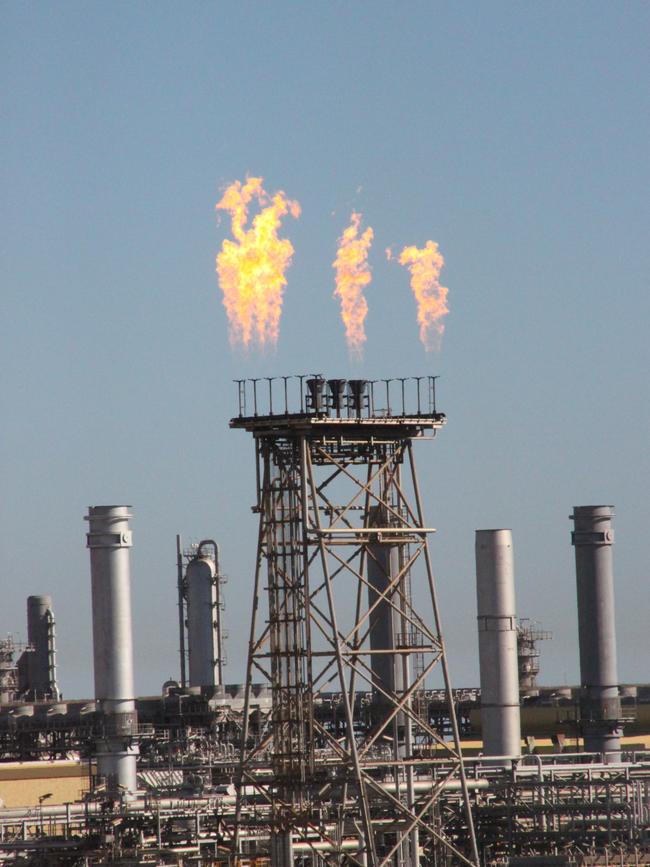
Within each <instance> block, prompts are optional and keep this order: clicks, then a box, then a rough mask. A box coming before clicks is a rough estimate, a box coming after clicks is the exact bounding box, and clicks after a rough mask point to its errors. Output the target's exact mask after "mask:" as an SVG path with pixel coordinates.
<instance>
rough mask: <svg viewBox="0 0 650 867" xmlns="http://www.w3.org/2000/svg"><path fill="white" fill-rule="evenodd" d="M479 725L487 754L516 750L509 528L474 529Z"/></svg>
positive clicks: (517, 724)
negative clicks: (479, 671) (479, 688)
mask: <svg viewBox="0 0 650 867" xmlns="http://www.w3.org/2000/svg"><path fill="white" fill-rule="evenodd" d="M476 600H477V610H478V643H479V662H480V669H481V729H482V731H483V751H484V753H485V755H488V756H519V755H520V754H521V721H520V713H519V673H518V665H517V618H516V610H515V579H514V565H513V556H512V532H511V531H510V530H477V531H476Z"/></svg>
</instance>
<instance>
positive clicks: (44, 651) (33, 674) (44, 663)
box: [27, 596, 59, 699]
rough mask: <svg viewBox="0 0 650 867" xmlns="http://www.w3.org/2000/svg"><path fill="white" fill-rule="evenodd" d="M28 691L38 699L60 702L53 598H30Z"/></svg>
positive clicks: (28, 618)
mask: <svg viewBox="0 0 650 867" xmlns="http://www.w3.org/2000/svg"><path fill="white" fill-rule="evenodd" d="M27 643H28V644H29V645H30V646H31V648H32V650H31V651H30V653H29V654H28V656H27V680H28V684H27V690H28V693H29V695H30V696H31V697H32V698H34V699H44V698H53V699H58V697H59V690H58V687H57V684H56V646H55V630H54V614H53V612H52V598H51V596H28V597H27Z"/></svg>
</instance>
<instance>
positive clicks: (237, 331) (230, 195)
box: [217, 178, 300, 347]
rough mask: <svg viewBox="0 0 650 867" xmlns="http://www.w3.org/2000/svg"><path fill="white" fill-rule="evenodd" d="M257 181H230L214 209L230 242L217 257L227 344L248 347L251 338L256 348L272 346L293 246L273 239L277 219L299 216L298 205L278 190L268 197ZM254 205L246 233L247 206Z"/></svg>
mask: <svg viewBox="0 0 650 867" xmlns="http://www.w3.org/2000/svg"><path fill="white" fill-rule="evenodd" d="M262 181H263V178H248V179H247V180H246V182H245V183H244V184H242V183H241V181H235V182H234V183H233V184H231V185H230V186H229V187H228V189H227V190H226V191H225V193H224V194H223V197H222V198H221V201H220V202H219V203H218V205H217V208H218V209H219V210H222V211H227V212H228V213H229V214H230V223H231V231H232V235H233V238H234V241H231V240H229V239H228V238H226V239H225V240H224V242H223V244H222V246H221V252H220V253H219V255H218V256H217V273H218V275H219V283H220V285H221V289H222V291H223V304H224V307H225V308H226V313H227V314H228V322H229V326H230V343H231V344H232V345H235V344H237V343H242V344H243V345H244V346H246V347H248V346H249V344H250V342H251V340H252V339H256V340H257V342H258V343H259V344H260V346H262V347H264V346H266V344H267V343H270V344H271V345H275V344H276V343H277V340H278V333H279V330H280V316H281V314H282V296H283V293H284V287H285V286H286V285H287V279H286V277H285V272H286V270H287V268H288V267H289V265H290V264H291V257H292V256H293V245H292V243H291V241H289V240H288V239H287V238H279V237H278V229H279V228H280V224H281V222H282V217H285V216H286V215H287V214H291V216H292V217H299V216H300V205H299V204H298V202H294V201H292V200H291V199H288V198H287V196H286V195H285V193H283V192H282V191H281V190H280V191H279V192H277V193H275V195H274V196H270V195H269V194H268V193H267V192H266V191H265V190H264V187H263V186H262ZM254 199H255V200H256V201H257V204H258V205H259V208H260V210H259V213H257V214H256V215H255V217H254V218H253V220H252V222H251V224H250V226H249V227H248V228H247V222H248V211H249V206H250V204H251V202H252V201H253V200H254Z"/></svg>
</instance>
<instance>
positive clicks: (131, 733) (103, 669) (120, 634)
mask: <svg viewBox="0 0 650 867" xmlns="http://www.w3.org/2000/svg"><path fill="white" fill-rule="evenodd" d="M130 517H131V514H130V507H129V506H91V507H90V509H89V510H88V516H87V520H88V522H89V532H88V537H87V538H88V547H89V548H90V572H91V580H92V609H93V654H94V671H95V698H96V699H97V702H98V705H99V710H100V713H101V714H102V717H103V720H102V722H103V727H104V731H103V736H102V737H101V738H100V740H99V741H98V743H97V769H98V773H99V775H100V776H101V777H104V778H105V780H106V786H107V790H108V791H109V792H110V793H111V794H115V795H117V794H123V795H125V796H127V797H128V796H129V795H131V794H132V793H134V792H135V791H136V789H137V776H136V756H137V743H136V735H137V716H136V710H135V700H134V695H133V635H132V623H131V584H130V582H131V579H130V572H129V550H130V548H131V545H132V539H131V530H130V529H129V518H130Z"/></svg>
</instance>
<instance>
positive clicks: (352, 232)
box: [332, 211, 374, 359]
mask: <svg viewBox="0 0 650 867" xmlns="http://www.w3.org/2000/svg"><path fill="white" fill-rule="evenodd" d="M360 223H361V214H357V213H356V212H354V211H353V212H352V216H351V222H350V225H349V226H348V227H347V229H345V231H344V232H343V234H342V235H341V237H340V238H339V247H338V250H337V252H336V259H335V260H334V262H333V263H332V267H333V268H334V270H335V271H336V289H335V290H334V295H335V297H337V298H339V299H340V301H341V318H342V319H343V324H344V325H345V338H346V340H347V342H348V348H349V350H350V354H351V355H352V356H353V357H355V358H357V359H360V358H361V356H362V354H363V345H364V343H365V342H366V332H365V329H364V322H365V319H366V316H367V314H368V302H367V301H366V299H365V297H364V294H363V290H364V288H365V287H366V286H367V285H368V284H369V283H370V281H371V280H372V276H371V274H370V268H369V266H368V250H369V249H370V245H371V244H372V239H373V237H374V232H373V231H372V229H371V228H370V227H368V228H367V229H366V230H365V232H363V234H362V235H359V225H360Z"/></svg>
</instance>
